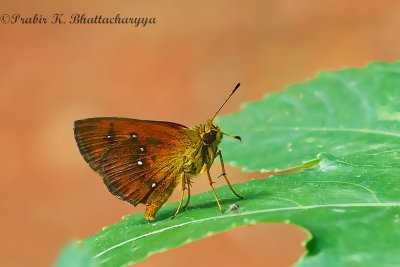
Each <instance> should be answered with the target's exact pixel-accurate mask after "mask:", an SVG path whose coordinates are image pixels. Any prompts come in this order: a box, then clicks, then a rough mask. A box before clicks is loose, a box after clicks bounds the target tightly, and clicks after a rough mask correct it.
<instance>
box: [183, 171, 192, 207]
mask: <svg viewBox="0 0 400 267" xmlns="http://www.w3.org/2000/svg"><path fill="white" fill-rule="evenodd" d="M185 181H186V184H187V190H188V197H187V200H186V204H185V205H184V206H183V207H182V209H184V208H186V207H187V205H188V204H189V201H190V187H191V184H190V180H189V178H187V179H186V180H185Z"/></svg>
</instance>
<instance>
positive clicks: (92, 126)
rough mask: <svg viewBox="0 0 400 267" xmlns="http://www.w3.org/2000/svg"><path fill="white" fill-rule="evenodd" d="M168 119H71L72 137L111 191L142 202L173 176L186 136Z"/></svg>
mask: <svg viewBox="0 0 400 267" xmlns="http://www.w3.org/2000/svg"><path fill="white" fill-rule="evenodd" d="M185 128H186V127H185V126H183V125H180V124H176V123H171V122H158V121H143V120H135V119H124V118H91V119H85V120H80V121H76V122H75V130H74V132H75V139H76V142H77V143H78V147H79V150H80V152H81V154H82V156H83V157H84V159H85V160H86V162H88V163H89V165H90V166H91V167H92V169H93V170H95V171H96V172H97V173H99V174H100V175H101V176H102V177H103V180H104V183H105V184H106V186H107V187H108V189H109V190H110V192H111V193H113V194H114V195H116V196H118V197H120V198H121V199H123V200H125V201H128V202H129V203H131V204H133V205H137V204H138V203H145V202H146V199H147V197H148V195H149V194H150V193H151V191H152V190H153V189H154V188H155V187H156V186H157V185H158V184H159V183H160V182H161V181H162V180H164V179H166V178H168V177H174V176H176V175H175V173H173V172H174V170H175V171H176V169H177V167H176V166H177V165H179V164H182V163H181V161H182V157H183V153H184V151H185V150H186V146H187V144H189V140H188V137H187V135H185V134H184V131H183V129H185Z"/></svg>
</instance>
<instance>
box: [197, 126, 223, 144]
mask: <svg viewBox="0 0 400 267" xmlns="http://www.w3.org/2000/svg"><path fill="white" fill-rule="evenodd" d="M201 128H202V129H201V131H200V137H201V139H202V140H203V144H204V145H206V146H217V145H218V144H219V143H220V142H221V139H222V132H221V130H220V129H219V128H218V126H216V125H214V124H213V122H212V120H208V121H206V123H205V124H204V125H202V127H201Z"/></svg>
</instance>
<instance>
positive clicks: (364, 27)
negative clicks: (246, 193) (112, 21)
mask: <svg viewBox="0 0 400 267" xmlns="http://www.w3.org/2000/svg"><path fill="white" fill-rule="evenodd" d="M75 12H78V13H86V15H87V16H94V15H96V14H101V15H103V16H115V15H116V14H117V13H120V14H121V15H122V16H128V17H156V21H157V22H156V24H153V25H147V26H146V27H141V26H139V27H137V28H136V27H134V26H132V25H69V24H65V25H51V24H47V25H22V24H15V25H10V24H7V25H5V24H0V34H1V35H0V36H1V37H0V38H1V41H0V47H1V50H0V59H1V64H0V69H1V71H0V88H1V94H0V99H1V105H0V116H1V122H2V127H1V128H2V130H1V132H0V136H1V138H0V142H1V148H2V150H1V151H2V153H1V154H0V157H1V163H2V175H1V188H2V192H1V195H0V196H1V200H0V208H1V210H0V211H1V222H0V224H1V225H0V226H1V227H0V231H1V232H0V234H1V238H2V240H1V241H2V242H1V243H0V253H1V258H2V260H1V262H2V266H49V265H51V264H53V263H54V261H55V259H56V258H57V256H58V253H59V252H60V250H61V249H62V248H63V246H64V244H65V243H66V242H67V241H69V240H71V239H74V238H75V239H77V238H78V239H83V238H85V237H87V236H89V235H92V234H94V233H96V232H97V231H99V230H101V228H102V227H103V226H105V225H109V224H112V223H115V222H118V221H119V220H120V218H121V217H122V216H123V215H125V214H129V213H135V212H139V211H143V206H138V207H136V208H134V207H132V206H130V205H129V204H128V203H125V202H123V201H120V200H119V199H117V198H115V197H114V196H112V195H111V194H110V193H109V192H108V190H107V188H106V187H105V186H104V184H103V183H102V180H101V178H100V177H99V176H98V175H97V174H96V173H95V172H93V171H92V170H91V169H90V168H89V166H88V165H87V164H86V163H85V162H84V160H83V158H82V157H81V155H80V154H79V151H78V148H77V146H76V144H75V140H74V136H73V121H74V120H77V119H82V118H87V117H96V116H119V117H128V118H138V119H152V120H166V121H173V122H178V123H181V124H184V125H188V126H191V125H196V124H198V123H199V122H202V121H205V120H206V119H208V118H210V116H212V115H213V114H214V112H215V111H216V109H217V108H218V107H219V105H220V104H221V103H222V102H223V100H224V99H225V98H226V96H227V95H228V94H229V93H230V91H231V90H232V88H233V86H234V85H235V84H236V83H237V82H241V83H242V87H241V88H240V90H239V91H238V92H237V94H236V95H235V96H234V97H233V98H232V99H231V100H230V102H229V103H228V105H226V107H225V108H224V110H223V111H222V112H221V114H228V113H232V112H236V111H239V110H240V104H241V103H244V102H249V101H255V100H260V99H261V98H262V97H263V95H264V94H265V93H267V92H276V91H281V90H283V89H284V88H285V86H286V85H288V84H293V83H299V82H302V81H304V80H305V79H307V78H310V77H315V75H316V73H317V72H318V71H321V70H335V69H341V68H343V67H363V66H365V65H366V64H367V63H368V62H370V61H376V60H379V61H395V60H398V59H399V56H400V16H399V14H400V2H398V1H389V0H388V1H384V2H382V1H381V2H379V1H366V0H356V1H345V0H328V1H310V0H303V1H287V0H280V1H239V0H234V1H233V0H230V1H226V0H225V1H196V2H187V1H150V2H149V1H113V2H110V1H95V2H93V1H91V2H90V3H82V2H81V1H74V0H72V1H57V2H56V1H44V0H41V1H34V2H32V1H18V2H16V1H2V4H1V13H8V14H14V13H20V14H21V15H22V16H33V15H34V14H35V13H39V14H43V15H44V16H47V17H50V16H52V14H54V13H64V16H65V17H68V16H70V15H71V14H72V13H75ZM227 172H228V175H229V177H230V179H231V181H232V182H234V183H239V182H245V181H248V180H250V179H252V178H263V177H266V175H265V174H259V173H251V174H242V173H241V171H240V169H238V168H228V169H227ZM217 174H219V170H218V168H215V167H214V172H213V175H214V177H216V176H217ZM217 182H218V184H217V186H218V185H222V184H224V183H223V181H221V180H220V179H219V180H217ZM206 190H209V187H208V184H207V181H206V179H205V176H204V175H201V176H200V177H198V178H197V179H196V180H195V183H194V186H193V191H194V192H195V193H198V192H202V191H206ZM177 191H179V190H177ZM178 195H179V192H175V193H174V195H173V196H172V197H171V199H170V201H175V200H177V198H178ZM305 238H306V235H305V233H304V232H303V231H301V230H300V229H299V228H297V227H295V226H291V225H280V224H271V225H260V226H251V227H242V228H238V229H235V230H232V231H229V232H226V233H223V234H219V235H217V236H214V237H209V238H205V239H202V240H200V241H197V242H194V243H191V244H189V245H186V246H184V247H181V248H177V249H174V250H172V251H168V252H165V253H161V254H157V255H154V256H152V257H150V258H148V259H147V260H145V261H143V262H141V263H140V264H138V266H155V265H159V266H165V267H167V266H182V265H184V264H185V265H186V264H190V265H191V266H204V265H209V266H227V265H229V266H244V265H246V266H288V265H291V264H293V263H294V262H295V261H296V260H297V259H298V258H299V257H300V256H301V254H302V253H303V251H304V249H303V248H302V247H301V244H300V243H301V242H302V241H303V240H304V239H305Z"/></svg>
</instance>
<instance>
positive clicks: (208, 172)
mask: <svg viewBox="0 0 400 267" xmlns="http://www.w3.org/2000/svg"><path fill="white" fill-rule="evenodd" d="M205 167H206V172H207V177H208V182H209V183H210V186H211V189H212V191H213V193H214V196H215V199H216V200H217V203H218V207H219V210H220V211H221V213H224V212H223V211H222V208H221V204H220V203H219V199H218V197H217V194H216V193H215V190H214V186H213V185H212V184H213V181H212V180H211V175H210V170H209V167H208V166H207V164H205Z"/></svg>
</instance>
